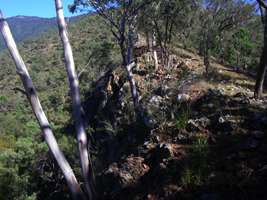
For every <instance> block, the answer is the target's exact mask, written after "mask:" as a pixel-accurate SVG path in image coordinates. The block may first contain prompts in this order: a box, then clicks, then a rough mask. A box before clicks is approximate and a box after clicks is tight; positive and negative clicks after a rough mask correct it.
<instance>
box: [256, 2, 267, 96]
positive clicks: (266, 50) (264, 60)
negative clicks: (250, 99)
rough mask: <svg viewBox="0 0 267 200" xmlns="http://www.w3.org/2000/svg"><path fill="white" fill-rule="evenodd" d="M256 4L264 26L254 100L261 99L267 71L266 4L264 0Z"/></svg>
mask: <svg viewBox="0 0 267 200" xmlns="http://www.w3.org/2000/svg"><path fill="white" fill-rule="evenodd" d="M257 3H258V4H259V7H260V10H261V15H262V22H263V25H264V44H263V50H262V54H261V58H260V64H259V67H258V73H257V80H256V85H255V90H254V96H255V98H261V97H262V94H263V84H264V79H265V76H266V69H267V3H266V2H265V1H264V0H257Z"/></svg>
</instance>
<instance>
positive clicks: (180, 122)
mask: <svg viewBox="0 0 267 200" xmlns="http://www.w3.org/2000/svg"><path fill="white" fill-rule="evenodd" d="M188 120H189V111H182V112H181V113H180V114H179V115H178V117H177V118H176V123H175V126H176V128H177V129H178V130H179V131H180V130H182V129H185V127H186V125H187V122H188Z"/></svg>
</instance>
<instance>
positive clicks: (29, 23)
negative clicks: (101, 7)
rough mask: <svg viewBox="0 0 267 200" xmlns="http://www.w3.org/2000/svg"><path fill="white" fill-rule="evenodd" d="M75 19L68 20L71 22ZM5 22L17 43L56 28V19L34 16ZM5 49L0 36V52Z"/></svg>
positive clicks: (9, 19) (15, 18)
mask: <svg viewBox="0 0 267 200" xmlns="http://www.w3.org/2000/svg"><path fill="white" fill-rule="evenodd" d="M78 18H79V16H77V17H71V18H68V19H70V20H71V21H72V20H75V19H78ZM7 22H8V24H9V26H10V29H11V31H12V34H13V37H14V38H15V41H16V42H17V43H19V42H22V41H24V40H27V39H32V38H35V37H38V36H40V35H41V34H42V33H44V32H46V31H48V30H50V29H52V28H54V27H56V18H42V17H36V16H23V15H18V16H15V17H10V18H7ZM3 48H5V44H4V41H3V38H2V36H0V50H1V49H3Z"/></svg>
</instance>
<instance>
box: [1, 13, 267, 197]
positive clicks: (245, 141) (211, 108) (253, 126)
mask: <svg viewBox="0 0 267 200" xmlns="http://www.w3.org/2000/svg"><path fill="white" fill-rule="evenodd" d="M69 34H70V40H71V44H72V46H73V51H74V58H75V61H76V67H77V70H78V73H79V79H80V83H81V93H82V98H83V107H84V113H85V116H84V117H85V119H86V122H87V124H90V127H88V129H87V132H88V135H89V136H90V139H91V141H92V148H91V149H90V152H91V153H92V155H93V162H94V168H95V169H94V170H95V176H96V185H97V191H98V194H99V199H105V200H112V199H114V200H120V199H121V200H124V199H129V200H176V199H182V200H193V199H200V200H221V199H233V200H234V199H251V200H252V199H254V198H256V199H266V198H267V196H266V192H265V189H266V185H267V184H266V183H267V182H266V178H265V177H266V175H267V167H266V166H267V159H266V151H267V146H266V141H267V135H266V130H267V118H266V109H267V107H266V103H267V99H266V97H265V98H263V100H256V99H254V98H253V92H252V89H253V85H254V80H253V77H250V76H248V75H247V74H245V73H243V72H240V71H236V70H235V68H234V67H226V66H223V65H221V64H218V63H217V61H216V60H215V59H213V60H212V62H211V69H212V70H211V71H210V73H209V74H204V71H205V67H204V64H203V61H202V60H203V58H202V57H201V56H199V55H197V53H196V52H195V51H194V49H193V50H191V51H188V50H184V49H182V48H180V47H178V46H179V44H175V45H173V46H176V47H173V48H172V59H173V65H172V66H171V67H170V68H166V67H164V66H163V64H162V63H159V64H160V66H159V68H158V69H155V67H154V65H153V61H151V60H148V59H147V58H148V57H149V56H148V53H146V52H143V53H142V54H141V55H139V56H138V58H136V60H137V62H138V63H137V66H136V67H135V68H134V69H133V74H134V78H135V80H136V83H137V86H138V92H139V94H140V102H141V104H142V106H143V108H144V110H145V114H146V115H147V116H149V117H150V119H151V120H150V125H151V126H150V127H147V126H144V124H142V123H139V122H138V121H135V118H134V115H133V113H134V110H133V105H132V104H133V103H132V101H131V97H130V92H129V84H128V83H127V82H126V83H125V84H124V85H123V87H122V88H119V87H118V85H119V84H120V81H121V80H123V79H125V74H124V71H123V70H122V69H121V68H120V63H121V62H120V54H119V50H118V47H117V45H116V43H115V41H114V39H113V37H112V35H111V34H110V30H109V28H108V27H107V26H106V25H105V24H104V23H103V21H102V20H101V19H100V18H99V17H98V16H97V15H91V16H85V17H83V18H82V19H81V20H79V21H77V22H75V23H73V24H70V25H69ZM19 49H20V52H21V55H22V57H23V58H24V60H25V62H26V64H27V66H28V68H29V71H30V74H31V76H32V78H33V82H34V85H35V86H36V89H37V91H38V93H39V96H40V100H41V103H42V105H43V106H44V110H45V113H46V114H47V115H48V118H49V120H50V121H51V126H52V129H53V130H54V132H55V135H56V137H57V139H58V141H59V144H60V147H61V148H62V149H63V151H64V153H65V154H66V157H67V158H68V160H69V161H70V163H71V166H72V167H73V168H74V171H75V174H77V177H78V178H79V179H80V180H81V175H80V171H79V167H78V166H79V161H78V160H79V159H78V156H77V152H76V151H77V147H76V142H75V140H74V139H73V136H74V128H73V120H72V119H71V106H70V98H69V89H68V85H67V80H66V73H65V69H64V65H63V51H62V46H61V44H60V40H59V37H58V33H57V31H56V30H51V31H50V32H49V33H47V34H45V35H43V36H42V37H41V38H38V39H36V40H32V41H29V40H28V41H26V42H23V43H21V45H20V46H19ZM0 66H1V68H0V90H1V93H0V151H1V154H0V199H1V200H2V199H5V200H13V199H19V200H24V199H30V200H32V199H34V200H36V199H41V200H58V199H70V196H69V193H68V189H67V186H66V184H65V181H64V179H63V176H62V174H61V172H60V170H59V169H58V167H57V166H56V165H55V163H54V162H53V159H52V158H51V157H50V156H49V152H48V149H47V147H46V145H45V144H43V139H42V137H41V136H40V135H41V134H40V130H39V128H38V125H37V123H36V120H35V119H34V116H33V115H32V112H31V109H30V107H29V105H28V102H27V99H26V97H25V95H24V93H23V88H22V86H21V82H20V80H19V78H18V76H17V75H16V73H15V66H14V64H13V62H12V60H11V58H10V56H9V54H8V52H7V51H5V50H4V51H2V52H1V53H0ZM118 88H119V89H118ZM7 191H8V192H7Z"/></svg>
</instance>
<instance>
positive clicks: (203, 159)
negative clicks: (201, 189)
mask: <svg viewBox="0 0 267 200" xmlns="http://www.w3.org/2000/svg"><path fill="white" fill-rule="evenodd" d="M208 156H209V144H208V140H207V138H205V137H202V136H199V137H197V138H196V139H195V141H194V142H193V146H192V152H191V156H189V158H188V159H187V160H186V163H185V167H184V169H183V171H182V174H181V184H182V185H183V186H184V187H187V188H188V187H190V188H191V187H197V186H201V185H202V184H203V183H204V182H206V180H207V178H208V174H209V166H208Z"/></svg>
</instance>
